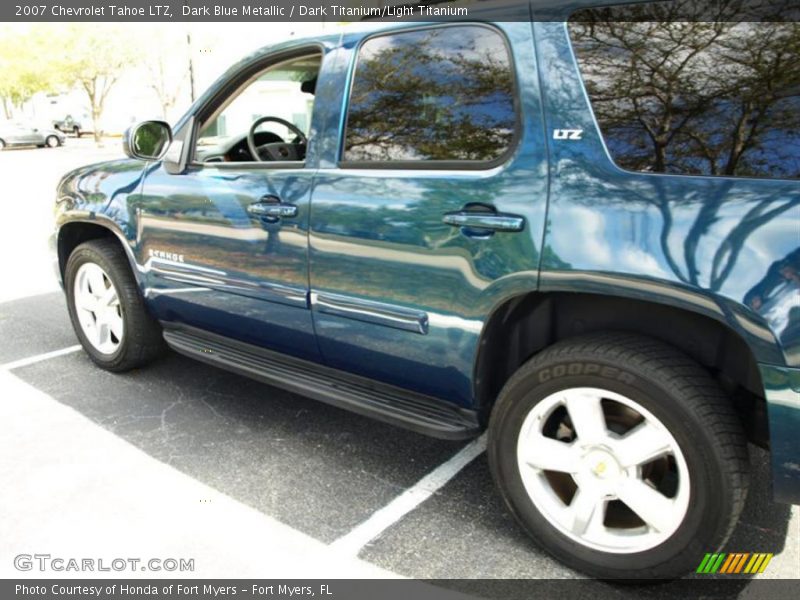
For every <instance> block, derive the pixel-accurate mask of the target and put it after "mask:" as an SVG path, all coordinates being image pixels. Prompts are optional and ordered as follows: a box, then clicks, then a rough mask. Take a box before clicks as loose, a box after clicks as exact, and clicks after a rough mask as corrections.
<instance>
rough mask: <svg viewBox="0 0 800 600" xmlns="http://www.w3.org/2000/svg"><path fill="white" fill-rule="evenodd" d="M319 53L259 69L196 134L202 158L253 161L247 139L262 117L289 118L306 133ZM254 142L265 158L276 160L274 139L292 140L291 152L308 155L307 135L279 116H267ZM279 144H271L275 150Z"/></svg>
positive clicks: (256, 133) (289, 142)
mask: <svg viewBox="0 0 800 600" xmlns="http://www.w3.org/2000/svg"><path fill="white" fill-rule="evenodd" d="M320 62H321V57H320V56H316V55H315V56H308V57H303V58H297V59H292V60H291V61H287V62H284V63H281V64H278V65H275V66H273V67H270V68H268V69H266V70H265V71H263V72H261V73H260V74H259V75H258V76H257V77H255V79H252V80H251V81H249V82H248V83H246V84H245V85H243V86H242V87H240V88H238V89H236V91H235V92H234V93H232V94H231V95H230V97H229V98H228V99H227V100H226V101H225V103H223V107H222V109H220V110H218V111H217V112H216V114H215V115H213V116H212V117H211V118H210V119H209V120H208V121H207V122H206V123H204V124H203V126H202V128H201V130H200V135H199V137H198V139H197V152H196V154H197V159H198V160H200V161H213V162H218V161H224V162H231V161H232V162H251V161H253V160H254V157H253V156H252V152H251V151H250V148H249V145H248V143H247V134H248V131H249V130H250V127H251V126H252V125H253V123H255V122H256V121H257V120H258V119H260V118H262V117H276V118H278V119H282V120H284V121H288V122H289V123H291V124H293V125H294V126H295V127H296V128H297V129H299V130H300V132H302V133H303V134H304V135H306V136H307V135H308V132H309V127H310V124H311V112H312V110H313V108H314V93H315V91H316V90H315V88H316V79H317V74H318V71H319V67H320ZM254 142H255V145H256V146H257V147H258V148H259V151H260V152H262V156H261V159H262V160H266V161H270V160H275V159H274V158H273V157H272V155H274V154H275V153H274V152H273V153H272V154H270V153H269V152H268V146H269V145H270V144H273V145H275V144H277V145H278V146H277V147H278V148H279V147H280V145H281V144H284V145H292V146H293V148H292V150H293V151H292V153H291V156H292V157H293V158H296V159H297V160H302V159H303V158H304V157H305V150H306V147H305V146H306V144H305V139H303V138H302V137H301V136H299V135H298V132H297V131H296V130H294V129H292V128H289V127H287V126H286V125H283V124H281V123H279V122H276V121H267V122H265V123H263V124H261V125H259V126H258V127H257V128H256V131H255V134H254ZM275 148H276V147H275V146H273V149H275Z"/></svg>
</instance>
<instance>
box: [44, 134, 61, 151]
mask: <svg viewBox="0 0 800 600" xmlns="http://www.w3.org/2000/svg"><path fill="white" fill-rule="evenodd" d="M44 143H45V144H46V145H47V147H48V148H58V147H59V146H60V145H61V140H59V139H58V138H57V137H56V136H54V135H48V136H47V138H46V139H45V140H44Z"/></svg>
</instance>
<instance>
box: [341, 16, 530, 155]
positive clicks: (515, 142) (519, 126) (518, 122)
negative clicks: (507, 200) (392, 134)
mask: <svg viewBox="0 0 800 600" xmlns="http://www.w3.org/2000/svg"><path fill="white" fill-rule="evenodd" d="M449 27H482V28H484V29H488V30H490V31H492V32H494V33H496V34H498V35H499V36H500V39H501V40H502V41H503V44H504V46H505V48H506V52H507V54H508V59H509V67H510V69H511V85H512V87H513V98H512V103H513V106H514V131H513V137H512V138H511V142H510V143H509V145H508V148H507V149H506V151H505V152H503V153H502V154H501V155H500V156H498V157H497V158H493V159H492V160H429V159H421V160H343V156H344V150H345V141H346V139H347V125H348V122H349V120H350V101H351V99H352V95H353V81H354V80H355V76H356V72H357V71H358V63H359V59H360V56H361V49H362V48H363V46H364V44H366V43H367V42H368V41H370V40H373V39H376V38H379V37H386V36H390V35H398V34H403V33H411V32H414V31H426V30H430V29H444V28H449ZM516 67H517V63H516V61H515V60H514V51H513V48H512V46H511V43H510V41H509V39H508V36H507V35H506V33H505V32H504V31H503V30H502V29H500V28H499V27H497V26H496V25H493V24H490V23H486V22H483V21H457V22H454V23H435V24H432V25H422V26H416V27H400V28H397V29H389V30H383V31H378V32H375V33H371V34H368V35H365V36H364V37H363V38H362V39H361V40H359V42H358V45H357V46H356V47H355V48H354V49H353V58H352V62H351V69H350V74H349V77H348V80H347V101H346V102H345V103H344V104H343V110H344V111H345V114H344V117H345V118H344V122H343V125H342V128H341V130H340V131H339V144H338V148H337V160H336V166H337V167H338V168H340V169H349V170H357V169H371V170H376V169H384V170H393V171H448V170H449V171H490V170H492V169H495V168H497V167H499V166H501V165H504V164H506V163H507V162H508V161H509V160H510V159H511V157H512V156H513V155H514V154H516V152H517V150H518V148H519V146H520V141H521V140H522V130H523V115H522V107H521V101H520V90H519V81H518V78H517V68H516Z"/></svg>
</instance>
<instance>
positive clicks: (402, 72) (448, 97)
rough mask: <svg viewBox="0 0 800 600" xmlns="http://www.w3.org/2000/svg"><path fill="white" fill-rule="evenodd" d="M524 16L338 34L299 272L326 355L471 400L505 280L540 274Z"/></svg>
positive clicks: (539, 209)
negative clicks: (484, 335)
mask: <svg viewBox="0 0 800 600" xmlns="http://www.w3.org/2000/svg"><path fill="white" fill-rule="evenodd" d="M533 52H534V51H533V42H532V33H531V28H530V24H529V23H525V22H520V23H507V24H503V25H502V26H491V25H486V24H478V23H474V24H470V23H462V24H457V25H455V24H450V25H436V26H426V27H405V28H394V29H391V30H389V31H383V32H380V33H377V34H373V35H369V36H367V37H364V36H363V35H359V34H351V35H348V36H345V38H344V40H343V47H342V48H341V50H340V53H341V54H342V55H343V56H342V58H340V60H339V62H338V63H337V64H338V65H339V67H340V69H341V71H342V72H341V76H340V77H339V79H340V80H341V81H342V83H343V86H342V90H341V102H340V106H343V107H344V108H343V112H342V114H341V115H340V116H339V122H338V125H337V127H338V132H339V136H338V137H339V141H340V143H339V144H338V146H337V147H335V148H332V153H331V154H330V155H329V156H328V158H329V159H330V163H331V165H330V167H329V168H322V169H321V170H320V171H319V172H318V174H317V177H316V179H315V185H314V192H313V195H312V218H311V226H310V275H311V300H312V314H313V318H314V325H315V331H316V333H317V337H318V341H319V344H320V348H321V350H322V353H323V355H324V358H325V360H326V362H327V363H328V364H329V365H330V366H333V367H336V368H340V369H345V370H348V371H351V372H355V373H358V374H361V375H365V376H368V377H372V378H376V379H379V380H382V381H385V382H388V383H393V384H396V385H401V386H404V387H409V388H412V389H415V390H416V391H419V392H422V393H426V394H430V395H434V396H438V397H442V398H447V399H450V400H453V401H455V402H458V403H460V404H463V405H465V406H467V405H469V404H470V403H471V401H472V381H471V380H472V373H473V364H474V360H475V355H476V351H477V344H478V340H479V336H480V332H481V330H482V327H483V324H484V322H485V321H486V319H487V316H488V314H489V312H490V310H491V307H492V306H493V305H494V304H495V303H496V302H497V301H498V299H499V298H500V297H502V295H503V294H504V291H503V279H504V277H506V276H507V275H509V274H511V273H519V272H527V273H528V274H529V283H530V285H531V286H532V287H535V285H536V276H537V269H538V263H539V255H540V250H541V249H540V241H541V239H542V233H543V228H544V214H545V207H546V198H547V175H546V173H547V169H546V148H545V145H544V143H543V137H544V136H543V132H542V122H541V107H540V101H539V91H538V90H539V88H538V80H537V74H536V64H535V60H534V53H533Z"/></svg>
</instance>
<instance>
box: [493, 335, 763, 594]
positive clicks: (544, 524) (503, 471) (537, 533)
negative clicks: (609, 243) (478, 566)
mask: <svg viewBox="0 0 800 600" xmlns="http://www.w3.org/2000/svg"><path fill="white" fill-rule="evenodd" d="M587 367H588V368H587ZM598 367H599V368H598ZM587 372H588V373H589V374H587ZM575 387H593V388H600V389H603V390H608V391H610V392H613V393H616V394H620V395H623V396H625V397H627V398H630V399H631V400H633V401H635V402H636V403H638V404H639V405H641V406H642V407H644V408H645V409H646V410H647V411H649V412H650V413H651V414H652V415H654V416H655V417H656V418H657V419H658V420H659V421H660V422H661V423H662V424H663V425H664V426H665V427H666V429H667V430H668V431H669V433H670V434H671V435H672V437H673V438H674V440H675V441H676V442H677V444H678V446H679V448H680V451H681V453H682V454H683V456H684V458H685V462H686V467H687V468H688V473H689V479H690V480H691V485H690V490H689V504H688V508H687V509H686V513H685V515H684V516H683V518H682V520H681V521H680V525H678V527H677V529H676V530H675V531H674V533H672V534H671V535H670V536H669V537H668V538H667V539H665V540H664V541H662V542H660V543H659V544H658V545H656V546H655V547H652V548H647V549H644V550H643V551H641V552H638V551H637V552H631V553H616V552H607V551H602V550H599V549H597V548H594V547H590V546H589V545H586V544H584V543H582V541H580V540H576V539H572V538H570V537H569V536H568V535H566V534H565V533H563V532H562V531H560V530H559V529H558V527H557V526H556V525H555V524H553V523H551V522H550V521H549V520H548V519H547V518H546V517H545V516H544V515H543V514H542V512H540V511H539V510H538V509H537V507H536V506H535V504H534V502H533V501H532V500H531V498H530V496H529V495H528V492H527V491H526V488H525V485H524V483H523V480H522V476H521V474H520V467H519V466H518V459H517V440H518V436H519V434H520V430H521V427H522V425H523V422H524V420H525V418H526V416H527V415H528V413H529V412H530V411H531V410H532V409H533V407H535V406H536V405H537V404H538V403H539V402H540V401H542V400H544V399H545V398H548V397H550V396H551V395H552V394H554V393H556V392H559V391H562V390H565V389H568V388H575ZM604 410H605V409H604ZM606 419H608V416H607V415H606ZM488 456H489V463H490V467H491V470H492V475H493V477H494V479H495V482H496V484H497V486H498V488H499V489H500V492H501V494H502V496H503V499H504V500H505V502H506V504H507V506H508V508H509V509H510V511H511V512H512V514H513V515H514V516H515V518H516V519H517V520H518V521H519V522H520V523H521V524H522V526H523V527H524V528H525V529H526V530H527V532H528V533H529V534H530V535H531V536H532V538H533V539H534V540H535V541H536V542H537V543H538V544H539V545H541V546H542V547H543V548H544V549H545V550H546V551H548V552H549V553H550V554H552V555H553V556H554V557H556V558H557V559H558V560H560V561H561V562H563V563H565V564H566V565H568V566H570V567H572V568H574V569H577V570H578V571H582V572H583V573H586V574H588V575H591V576H593V577H597V578H601V579H622V580H632V579H657V580H658V579H672V578H675V577H679V576H682V575H684V574H686V573H687V572H689V571H691V570H694V569H695V568H697V565H698V564H699V563H700V561H701V560H702V559H703V556H704V555H705V553H706V552H715V551H717V550H719V549H720V548H721V547H722V546H723V544H724V543H725V542H726V540H727V539H728V537H729V536H730V534H731V532H732V531H733V528H734V526H735V524H736V522H737V520H738V517H739V513H740V512H741V510H742V507H743V506H744V502H745V498H746V495H747V485H748V473H747V471H748V456H747V443H746V438H745V435H744V433H743V429H742V425H741V423H740V421H739V419H738V417H737V415H736V414H735V412H734V410H733V408H732V406H731V403H730V401H729V399H728V398H727V397H726V395H725V394H724V392H723V391H722V390H721V389H720V387H719V385H718V384H717V383H716V382H715V381H714V380H713V379H712V378H711V376H710V375H709V374H708V372H706V370H705V369H703V368H702V367H701V366H700V365H698V364H697V363H695V362H694V361H693V360H691V359H690V358H689V357H687V356H685V355H684V354H682V353H681V352H679V351H678V350H676V349H675V348H673V347H671V346H668V345H666V344H664V343H662V342H659V341H657V340H653V339H650V338H647V337H643V336H638V335H634V334H627V333H601V334H592V335H588V336H583V337H580V338H575V339H569V340H565V341H563V342H559V343H557V344H555V345H553V346H551V347H550V348H548V349H546V350H544V351H542V352H541V353H539V354H538V355H536V356H535V357H534V358H532V359H531V360H529V361H528V362H527V363H525V364H524V365H523V366H522V367H521V368H520V369H519V370H518V371H517V372H516V373H515V374H514V375H513V376H512V377H511V378H510V379H509V381H508V382H507V383H506V385H505V387H504V388H503V390H502V391H501V393H500V395H499V397H498V400H497V402H496V404H495V406H494V409H493V412H492V416H491V422H490V426H489V444H488ZM603 468H605V467H603ZM566 477H569V476H568V475H566Z"/></svg>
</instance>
